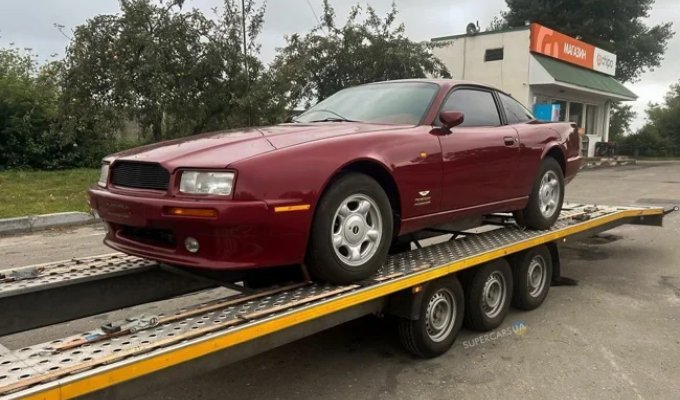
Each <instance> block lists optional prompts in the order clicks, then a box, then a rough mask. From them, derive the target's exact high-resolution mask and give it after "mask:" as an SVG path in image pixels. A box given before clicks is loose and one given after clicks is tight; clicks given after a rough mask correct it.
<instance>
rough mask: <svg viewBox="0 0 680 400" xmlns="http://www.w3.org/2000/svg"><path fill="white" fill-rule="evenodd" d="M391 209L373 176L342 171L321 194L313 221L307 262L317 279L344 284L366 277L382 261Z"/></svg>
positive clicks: (389, 232) (390, 230) (389, 240)
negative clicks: (343, 172)
mask: <svg viewBox="0 0 680 400" xmlns="http://www.w3.org/2000/svg"><path fill="white" fill-rule="evenodd" d="M392 239H393V213H392V207H391V206H390V201H389V199H388V198H387V194H386V193H385V191H384V190H383V189H382V187H381V186H380V185H379V184H378V182H376V181H375V180H374V179H373V178H371V177H369V176H367V175H364V174H360V173H347V174H344V175H342V176H340V177H339V178H338V179H336V180H335V181H334V182H333V183H332V184H331V186H330V187H329V188H328V189H327V190H326V192H325V193H324V194H323V196H322V197H321V200H320V201H319V204H318V206H317V209H316V213H315V216H314V220H313V222H312V230H311V236H310V240H309V248H308V250H307V257H306V264H307V268H308V270H309V273H310V274H311V275H312V277H314V278H315V279H317V280H321V281H324V282H329V283H334V284H346V283H350V282H355V281H359V280H362V279H366V278H368V277H369V276H371V275H373V274H375V273H376V271H378V269H379V268H380V266H381V265H382V264H383V263H384V262H385V259H386V257H387V251H388V250H389V247H390V243H392Z"/></svg>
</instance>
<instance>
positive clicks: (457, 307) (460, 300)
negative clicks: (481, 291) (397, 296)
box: [399, 276, 465, 358]
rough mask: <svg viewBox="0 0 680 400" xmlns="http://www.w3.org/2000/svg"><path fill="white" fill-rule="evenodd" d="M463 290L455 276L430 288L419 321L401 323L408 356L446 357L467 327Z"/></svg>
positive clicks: (426, 290) (400, 328) (403, 341)
mask: <svg viewBox="0 0 680 400" xmlns="http://www.w3.org/2000/svg"><path fill="white" fill-rule="evenodd" d="M464 312H465V300H464V293H463V288H462V287H461V285H460V282H459V281H458V278H456V277H454V276H448V277H444V278H441V279H439V280H436V281H433V282H431V283H429V284H428V285H427V287H426V288H425V291H424V293H423V297H422V301H421V303H420V311H419V313H418V319H416V320H411V319H406V318H401V319H399V337H400V339H401V343H402V344H403V346H404V347H405V348H406V350H407V351H408V352H410V353H411V354H413V355H415V356H417V357H423V358H432V357H436V356H439V355H441V354H444V353H446V351H447V350H448V349H449V348H451V345H453V342H454V341H455V340H456V337H457V336H458V333H459V332H460V329H461V327H462V325H463V314H464Z"/></svg>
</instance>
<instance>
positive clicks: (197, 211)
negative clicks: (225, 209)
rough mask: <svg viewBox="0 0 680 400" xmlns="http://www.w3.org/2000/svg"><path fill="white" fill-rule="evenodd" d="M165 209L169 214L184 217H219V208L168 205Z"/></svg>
mask: <svg viewBox="0 0 680 400" xmlns="http://www.w3.org/2000/svg"><path fill="white" fill-rule="evenodd" d="M164 211H165V214H167V215H177V216H182V217H217V210H214V209H212V208H183V207H166V208H165V210H164Z"/></svg>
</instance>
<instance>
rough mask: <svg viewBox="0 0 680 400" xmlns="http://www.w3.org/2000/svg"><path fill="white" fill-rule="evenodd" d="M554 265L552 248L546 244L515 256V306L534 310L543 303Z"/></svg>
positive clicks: (513, 301) (513, 268)
mask: <svg viewBox="0 0 680 400" xmlns="http://www.w3.org/2000/svg"><path fill="white" fill-rule="evenodd" d="M552 266H553V262H552V257H551V255H550V250H549V249H548V247H547V246H545V245H541V246H537V247H534V248H532V249H529V250H526V251H523V252H521V253H519V254H516V255H515V256H514V257H513V266H512V270H513V271H512V272H513V279H514V283H515V288H514V292H513V296H512V305H513V306H514V307H516V308H519V309H520V310H533V309H535V308H537V307H538V306H540V305H541V304H543V301H544V300H545V298H546V297H547V296H548V291H549V290H550V282H551V281H552V272H553V268H552Z"/></svg>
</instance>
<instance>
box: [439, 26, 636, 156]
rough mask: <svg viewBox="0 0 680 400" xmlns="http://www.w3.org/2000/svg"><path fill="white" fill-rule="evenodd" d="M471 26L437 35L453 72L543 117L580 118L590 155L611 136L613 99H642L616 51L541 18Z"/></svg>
mask: <svg viewBox="0 0 680 400" xmlns="http://www.w3.org/2000/svg"><path fill="white" fill-rule="evenodd" d="M471 28H472V27H469V29H468V33H467V34H463V35H456V36H446V37H439V38H434V39H432V40H433V42H439V44H441V46H438V47H436V48H435V49H434V54H435V55H436V56H437V57H439V58H440V59H441V60H442V61H443V62H444V64H445V65H446V66H447V67H448V69H449V71H450V72H451V74H452V75H453V77H454V78H456V79H465V80H472V81H478V82H483V83H486V84H490V85H493V86H496V87H497V88H499V89H501V90H503V91H505V92H507V93H509V94H511V95H512V96H513V97H514V98H515V99H517V100H519V101H520V102H521V103H523V104H524V105H525V106H527V108H529V109H532V110H533V111H534V114H535V115H536V116H537V118H538V119H541V120H551V121H572V122H575V123H576V124H577V125H578V126H579V127H580V128H583V130H584V131H585V135H586V136H587V138H588V147H587V150H588V156H593V155H594V152H595V144H596V143H597V142H607V141H608V140H609V115H610V109H611V106H612V103H614V102H618V101H631V100H635V99H636V98H637V96H636V95H635V94H634V93H633V92H631V91H630V90H628V89H627V88H626V87H625V86H623V85H622V84H621V83H619V82H618V81H616V80H615V79H614V78H613V76H614V75H615V73H616V55H615V54H612V53H609V52H607V51H604V50H602V49H599V48H597V47H595V46H592V45H590V44H587V43H584V42H582V41H580V40H577V39H574V38H572V37H569V36H566V35H563V34H561V33H559V32H556V31H554V30H552V29H549V28H546V27H544V26H541V25H539V24H535V23H534V24H531V25H529V26H525V27H521V28H515V29H510V30H507V31H501V32H477V31H476V29H471ZM584 150H585V149H584Z"/></svg>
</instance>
